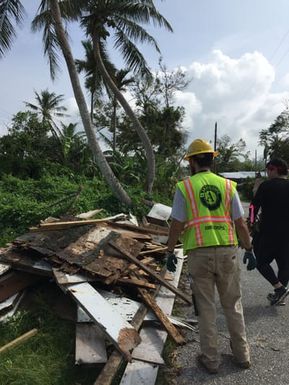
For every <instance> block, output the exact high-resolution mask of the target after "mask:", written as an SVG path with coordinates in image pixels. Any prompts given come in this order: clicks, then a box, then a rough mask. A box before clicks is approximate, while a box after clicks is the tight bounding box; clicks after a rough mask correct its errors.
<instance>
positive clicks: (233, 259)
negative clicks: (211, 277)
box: [221, 255, 239, 274]
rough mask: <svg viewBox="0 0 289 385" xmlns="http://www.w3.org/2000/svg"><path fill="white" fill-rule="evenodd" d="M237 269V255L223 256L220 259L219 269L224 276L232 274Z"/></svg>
mask: <svg viewBox="0 0 289 385" xmlns="http://www.w3.org/2000/svg"><path fill="white" fill-rule="evenodd" d="M238 268H239V261H238V258H237V255H224V256H223V257H222V263H221V269H222V271H223V272H224V273H225V274H232V273H234V272H236V271H237V270H238Z"/></svg>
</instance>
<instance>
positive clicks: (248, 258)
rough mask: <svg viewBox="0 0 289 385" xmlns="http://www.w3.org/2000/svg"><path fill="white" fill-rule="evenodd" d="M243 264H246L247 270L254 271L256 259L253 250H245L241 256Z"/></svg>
mask: <svg viewBox="0 0 289 385" xmlns="http://www.w3.org/2000/svg"><path fill="white" fill-rule="evenodd" d="M243 263H245V264H246V263H247V270H254V269H255V267H256V266H257V262H256V257H255V254H254V251H253V250H250V251H249V250H246V251H245V253H244V256H243Z"/></svg>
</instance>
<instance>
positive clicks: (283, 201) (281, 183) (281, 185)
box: [252, 178, 289, 243]
mask: <svg viewBox="0 0 289 385" xmlns="http://www.w3.org/2000/svg"><path fill="white" fill-rule="evenodd" d="M252 203H253V205H254V207H255V213H257V212H258V210H259V209H260V207H261V209H262V215H261V224H260V233H261V234H262V235H263V236H267V237H268V238H270V240H272V241H275V242H276V241H277V242H282V243H283V242H284V241H285V243H286V242H287V243H288V242H289V180H288V179H283V178H273V179H269V180H266V181H265V182H263V183H262V184H261V185H260V186H259V188H258V190H257V193H256V195H255V197H254V198H253V200H252Z"/></svg>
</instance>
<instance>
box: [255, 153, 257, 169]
mask: <svg viewBox="0 0 289 385" xmlns="http://www.w3.org/2000/svg"><path fill="white" fill-rule="evenodd" d="M256 172H257V150H255V174H256Z"/></svg>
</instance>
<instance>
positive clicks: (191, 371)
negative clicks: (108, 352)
mask: <svg viewBox="0 0 289 385" xmlns="http://www.w3.org/2000/svg"><path fill="white" fill-rule="evenodd" d="M241 256H242V252H240V265H241V267H242V288H243V307H244V315H245V321H246V325H247V335H248V340H249V343H250V346H251V355H252V368H251V369H249V370H242V369H239V368H237V367H236V366H234V364H233V363H232V359H231V358H232V356H231V352H230V348H229V335H228V332H227V329H226V325H225V319H224V316H223V314H222V310H221V308H220V305H218V310H219V311H218V314H219V315H218V320H217V321H218V327H219V345H220V352H221V354H222V364H221V366H220V371H219V373H218V374H216V375H210V374H207V373H206V372H204V370H203V369H202V368H201V367H199V366H198V365H197V363H196V360H195V358H196V355H197V353H198V352H199V343H198V337H199V336H198V333H194V332H186V338H187V341H188V343H187V344H186V345H185V346H182V347H178V348H177V349H176V350H175V352H174V356H175V359H174V369H168V368H167V382H166V384H167V385H169V384H178V385H192V384H208V385H209V384H210V385H211V384H214V385H232V384H233V385H247V384H248V385H249V384H250V385H273V384H274V385H288V384H289V338H288V330H289V297H287V304H286V306H269V304H268V301H267V299H266V295H267V293H268V292H270V291H272V289H271V286H270V284H269V283H267V281H265V279H264V278H263V277H262V276H261V275H260V274H259V273H258V271H256V270H254V271H250V272H247V271H246V270H245V268H244V265H243V263H242V258H241ZM185 276H186V274H185V273H184V280H183V282H182V285H183V288H184V289H186V290H189V287H188V283H187V282H186V279H185ZM176 308H177V311H178V313H180V312H181V313H183V314H184V315H187V316H192V310H191V309H190V308H189V307H187V306H186V305H184V304H182V303H181V302H180V301H179V300H178V301H177V304H176Z"/></svg>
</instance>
